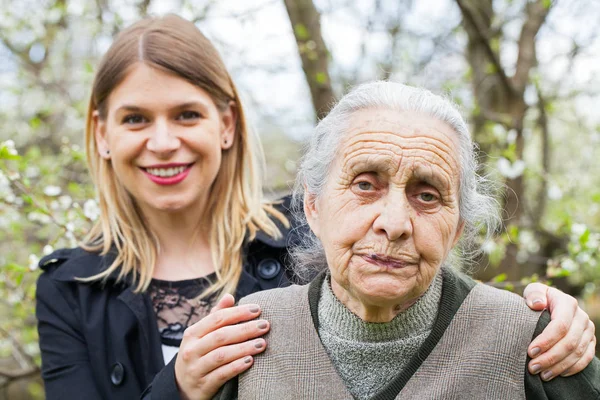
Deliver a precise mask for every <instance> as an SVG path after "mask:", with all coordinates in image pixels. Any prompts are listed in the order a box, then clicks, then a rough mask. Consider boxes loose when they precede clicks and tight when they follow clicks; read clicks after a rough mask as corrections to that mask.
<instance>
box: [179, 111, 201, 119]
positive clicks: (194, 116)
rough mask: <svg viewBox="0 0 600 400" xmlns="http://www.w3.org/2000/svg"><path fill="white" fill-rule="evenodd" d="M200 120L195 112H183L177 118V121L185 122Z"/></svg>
mask: <svg viewBox="0 0 600 400" xmlns="http://www.w3.org/2000/svg"><path fill="white" fill-rule="evenodd" d="M197 118H200V114H199V113H197V112H196V111H184V112H182V113H181V114H179V115H178V116H177V120H180V121H187V120H193V119H197Z"/></svg>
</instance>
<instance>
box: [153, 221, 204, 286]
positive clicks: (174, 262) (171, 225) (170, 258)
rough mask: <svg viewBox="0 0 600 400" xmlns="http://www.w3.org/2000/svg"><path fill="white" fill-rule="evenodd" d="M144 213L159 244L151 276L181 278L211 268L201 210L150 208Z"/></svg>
mask: <svg viewBox="0 0 600 400" xmlns="http://www.w3.org/2000/svg"><path fill="white" fill-rule="evenodd" d="M190 214H192V215H190ZM144 216H145V217H146V221H147V224H148V227H149V229H150V231H151V232H153V233H154V235H156V238H157V240H158V244H159V249H158V255H157V260H156V265H155V268H154V273H153V277H154V278H157V279H164V280H181V279H191V278H197V277H200V276H205V275H208V274H210V273H212V272H214V270H215V268H214V265H213V262H212V255H211V247H210V243H209V240H208V224H207V223H203V222H202V211H201V210H200V211H196V212H192V213H190V212H187V211H186V212H181V213H172V212H152V213H144Z"/></svg>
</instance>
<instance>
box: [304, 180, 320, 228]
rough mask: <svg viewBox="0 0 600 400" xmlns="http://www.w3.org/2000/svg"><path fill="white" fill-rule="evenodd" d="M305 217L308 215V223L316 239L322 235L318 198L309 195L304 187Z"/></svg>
mask: <svg viewBox="0 0 600 400" xmlns="http://www.w3.org/2000/svg"><path fill="white" fill-rule="evenodd" d="M304 215H306V221H307V222H308V226H310V230H311V231H313V233H314V234H315V236H316V237H319V234H320V225H319V208H318V206H317V196H315V195H314V194H312V193H309V192H308V191H307V190H306V185H304Z"/></svg>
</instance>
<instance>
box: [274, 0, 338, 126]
mask: <svg viewBox="0 0 600 400" xmlns="http://www.w3.org/2000/svg"><path fill="white" fill-rule="evenodd" d="M284 3H285V8H286V10H287V13H288V16H289V18H290V24H291V26H292V32H293V33H294V37H295V38H296V45H297V47H298V54H299V55H300V59H301V60H302V70H303V71H304V76H305V78H306V82H307V83H308V87H309V89H310V95H311V98H312V103H313V107H314V109H315V113H316V114H317V118H318V119H321V118H323V117H324V116H325V115H327V113H328V112H329V108H330V107H331V105H332V104H333V102H334V101H335V96H334V94H333V88H332V86H331V79H330V77H329V50H327V46H326V45H325V41H324V40H323V36H322V34H321V21H320V17H321V15H320V14H319V11H317V9H316V7H315V5H314V3H313V1H312V0H284Z"/></svg>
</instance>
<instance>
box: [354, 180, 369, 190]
mask: <svg viewBox="0 0 600 400" xmlns="http://www.w3.org/2000/svg"><path fill="white" fill-rule="evenodd" d="M356 186H358V188H359V189H360V190H371V189H373V185H371V184H370V183H369V182H365V181H362V182H358V183H357V184H356Z"/></svg>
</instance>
